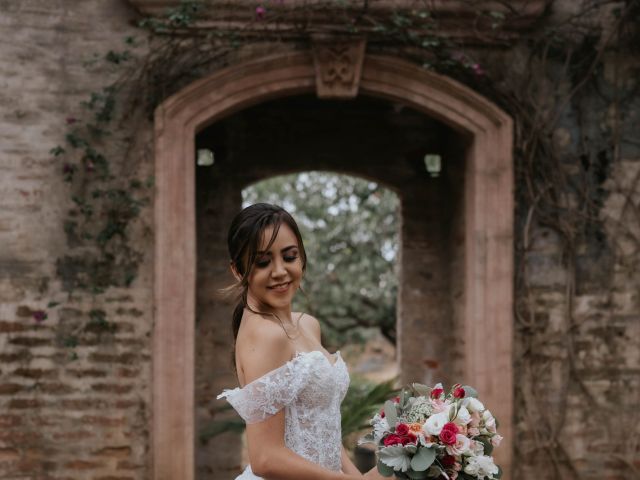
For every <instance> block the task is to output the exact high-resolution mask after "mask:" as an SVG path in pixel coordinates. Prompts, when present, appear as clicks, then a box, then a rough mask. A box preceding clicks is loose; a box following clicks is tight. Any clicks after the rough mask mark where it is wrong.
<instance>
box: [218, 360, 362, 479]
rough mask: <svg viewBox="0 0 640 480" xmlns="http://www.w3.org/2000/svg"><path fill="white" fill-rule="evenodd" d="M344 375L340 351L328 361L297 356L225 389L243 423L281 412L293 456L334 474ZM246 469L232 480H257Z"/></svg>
mask: <svg viewBox="0 0 640 480" xmlns="http://www.w3.org/2000/svg"><path fill="white" fill-rule="evenodd" d="M348 386H349V373H348V372H347V366H346V364H345V363H344V360H343V359H342V357H341V356H340V352H339V351H338V352H336V353H335V354H334V355H333V363H332V362H331V361H330V360H329V359H328V358H327V357H326V356H325V354H324V353H322V352H321V351H319V350H313V351H311V352H297V353H296V354H295V355H294V357H293V358H292V359H291V360H289V361H288V362H287V363H285V364H284V365H282V366H281V367H279V368H276V369H275V370H272V371H270V372H268V373H266V374H265V375H263V376H262V377H260V378H257V379H256V380H254V381H253V382H250V383H248V384H247V385H245V386H244V387H243V388H234V389H233V390H229V389H225V390H224V391H223V392H222V393H221V394H220V395H218V397H217V398H223V397H226V399H227V401H228V402H229V403H230V404H231V405H232V406H233V408H235V409H236V411H237V412H238V413H239V414H240V416H241V417H242V418H243V419H244V421H245V422H246V423H256V422H260V421H262V420H265V419H267V418H268V417H270V416H271V415H274V414H276V413H277V412H279V411H280V410H281V409H282V408H284V409H285V438H284V441H285V445H286V446H287V447H288V448H290V449H291V450H293V451H294V452H296V453H297V454H298V455H300V456H302V457H304V458H306V459H307V460H310V461H312V462H314V463H317V464H318V465H321V466H323V467H325V468H328V469H330V470H334V471H340V469H341V459H340V458H341V445H342V442H341V429H340V403H341V402H342V399H343V398H344V395H345V394H346V392H347V388H348ZM257 479H260V477H258V476H256V475H255V474H254V473H253V472H252V471H251V466H250V465H249V466H247V468H246V469H245V470H244V472H243V473H242V474H241V475H240V476H238V477H237V478H236V480H257Z"/></svg>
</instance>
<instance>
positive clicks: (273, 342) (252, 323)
mask: <svg viewBox="0 0 640 480" xmlns="http://www.w3.org/2000/svg"><path fill="white" fill-rule="evenodd" d="M292 355H293V349H292V347H291V344H290V342H289V339H288V338H287V336H286V334H285V332H284V330H282V327H280V325H278V324H276V323H275V322H273V321H270V320H267V319H265V318H262V317H261V316H259V315H256V314H249V315H245V316H244V317H243V318H242V323H241V326H240V331H239V332H238V338H237V340H236V359H237V363H238V366H239V367H240V369H241V370H242V373H243V377H244V383H245V385H246V384H247V383H249V382H251V381H253V380H255V379H256V378H259V377H261V376H262V375H264V374H265V373H268V372H270V371H272V370H275V369H276V368H278V367H281V366H282V365H284V364H285V363H286V362H288V361H289V360H290V359H291V356H292Z"/></svg>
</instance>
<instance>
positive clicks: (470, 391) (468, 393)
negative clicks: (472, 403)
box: [462, 385, 478, 398]
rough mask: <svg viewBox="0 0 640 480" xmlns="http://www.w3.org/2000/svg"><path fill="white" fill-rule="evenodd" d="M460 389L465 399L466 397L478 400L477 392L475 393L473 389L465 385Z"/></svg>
mask: <svg viewBox="0 0 640 480" xmlns="http://www.w3.org/2000/svg"><path fill="white" fill-rule="evenodd" d="M462 389H463V390H464V396H465V398H466V397H473V398H478V392H477V391H476V389H475V388H473V387H470V386H469V385H465V386H463V387H462Z"/></svg>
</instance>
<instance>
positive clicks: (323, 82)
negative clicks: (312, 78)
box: [312, 37, 366, 99]
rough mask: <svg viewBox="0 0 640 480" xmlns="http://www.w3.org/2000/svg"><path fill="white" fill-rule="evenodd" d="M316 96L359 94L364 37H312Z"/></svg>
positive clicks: (334, 96) (344, 96) (350, 96)
mask: <svg viewBox="0 0 640 480" xmlns="http://www.w3.org/2000/svg"><path fill="white" fill-rule="evenodd" d="M312 42H313V43H312V51H313V62H314V66H315V71H316V93H317V94H318V97H319V98H344V99H348V98H354V97H356V96H357V95H358V87H359V86H360V74H361V73H362V62H363V61H364V52H365V46H366V40H365V39H364V38H348V39H344V38H342V39H340V38H331V37H329V38H325V37H312Z"/></svg>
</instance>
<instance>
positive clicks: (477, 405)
mask: <svg viewBox="0 0 640 480" xmlns="http://www.w3.org/2000/svg"><path fill="white" fill-rule="evenodd" d="M462 404H463V405H464V406H465V407H467V409H468V410H469V412H471V413H474V412H482V411H483V410H484V405H483V404H482V402H481V401H480V400H478V399H477V398H473V397H467V398H465V399H464V401H463V403H462Z"/></svg>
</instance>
